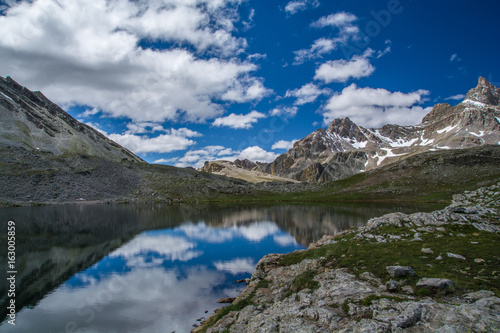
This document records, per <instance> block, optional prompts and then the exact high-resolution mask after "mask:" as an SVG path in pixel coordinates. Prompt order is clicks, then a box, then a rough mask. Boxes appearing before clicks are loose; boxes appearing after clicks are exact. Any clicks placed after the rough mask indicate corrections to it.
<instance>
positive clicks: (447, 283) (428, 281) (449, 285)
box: [417, 278, 455, 292]
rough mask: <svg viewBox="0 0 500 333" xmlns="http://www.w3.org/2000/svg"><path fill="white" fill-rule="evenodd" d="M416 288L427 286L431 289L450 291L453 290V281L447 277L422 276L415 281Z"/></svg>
mask: <svg viewBox="0 0 500 333" xmlns="http://www.w3.org/2000/svg"><path fill="white" fill-rule="evenodd" d="M417 288H427V289H430V290H433V291H436V290H441V291H444V292H451V291H454V290H455V285H454V284H453V281H451V280H448V279H437V278H423V279H421V280H420V281H418V282H417Z"/></svg>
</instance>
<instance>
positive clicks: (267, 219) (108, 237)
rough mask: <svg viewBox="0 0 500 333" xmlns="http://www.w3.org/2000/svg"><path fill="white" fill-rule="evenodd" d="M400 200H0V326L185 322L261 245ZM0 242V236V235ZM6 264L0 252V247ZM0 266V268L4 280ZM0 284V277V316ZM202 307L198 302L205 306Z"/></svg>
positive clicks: (219, 294) (299, 242)
mask: <svg viewBox="0 0 500 333" xmlns="http://www.w3.org/2000/svg"><path fill="white" fill-rule="evenodd" d="M417 210H423V209H422V207H415V206H412V207H409V206H399V207H395V206H380V205H373V206H371V207H370V206H356V205H342V206H332V205H324V206H308V205H307V206H306V205H303V206H291V205H286V206H244V207H241V206H240V207H221V206H210V207H200V206H190V205H181V206H160V205H137V206H136V205H123V206H120V205H116V206H115V205H75V206H53V207H26V208H12V209H10V208H9V209H0V219H1V221H9V220H13V221H15V222H16V237H17V242H18V244H17V253H16V264H17V270H18V275H17V290H18V293H17V295H16V305H17V310H18V314H17V317H16V326H12V325H9V324H8V323H7V322H6V321H4V322H3V324H2V325H1V326H0V332H40V333H43V332H86V333H87V332H96V333H97V332H99V333H108V332H109V333H111V332H120V333H122V332H123V333H125V332H148V333H155V332H162V333H163V332H172V331H176V332H189V331H190V330H191V329H192V326H193V324H196V323H197V322H196V319H197V318H202V317H208V316H209V315H210V314H211V313H212V312H213V310H214V309H216V308H218V307H219V306H220V304H217V303H216V302H217V300H218V299H220V298H223V297H235V296H237V295H238V294H239V292H240V291H241V290H242V289H243V288H244V285H237V284H235V283H234V281H235V280H239V279H244V278H248V277H250V275H251V273H252V271H253V270H254V268H255V265H256V264H257V262H258V260H259V259H260V258H261V257H262V256H264V255H266V254H268V253H287V252H291V251H294V250H296V249H302V248H304V247H306V246H307V245H308V244H309V243H311V242H313V241H316V240H318V239H319V238H321V236H322V235H323V234H325V233H327V234H334V233H337V232H340V231H342V230H345V229H347V228H350V227H353V226H358V225H362V224H364V223H366V221H367V220H368V219H369V218H370V217H373V216H379V215H382V214H384V213H387V212H393V211H406V212H409V211H417ZM0 246H1V247H2V248H5V247H6V244H5V239H2V240H1V241H0ZM0 261H1V263H2V267H6V258H5V256H3V257H0ZM5 272H6V270H5V269H4V270H2V272H0V274H3V275H0V278H2V279H3V281H5V276H4V275H5ZM5 288H6V285H5V284H2V285H1V286H0V295H1V297H2V298H0V306H1V309H2V310H1V311H2V318H5V316H6V312H5V309H6V302H7V301H8V299H7V298H6V295H7V293H6V291H7V290H6V289H5ZM207 311H208V312H207Z"/></svg>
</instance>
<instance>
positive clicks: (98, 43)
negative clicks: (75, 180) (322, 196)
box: [0, 0, 500, 167]
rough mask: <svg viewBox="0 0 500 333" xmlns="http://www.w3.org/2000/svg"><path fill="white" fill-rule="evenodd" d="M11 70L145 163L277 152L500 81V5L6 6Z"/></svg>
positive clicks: (183, 0) (303, 1) (4, 38)
mask: <svg viewBox="0 0 500 333" xmlns="http://www.w3.org/2000/svg"><path fill="white" fill-rule="evenodd" d="M0 10H1V16H0V28H1V30H2V34H1V36H0V59H1V60H2V61H1V62H0V75H2V76H7V75H9V76H12V77H13V78H14V79H15V80H17V81H18V82H19V83H21V84H23V85H25V86H27V87H28V88H30V89H32V90H40V91H42V92H43V93H44V94H45V95H46V96H47V97H49V98H50V99H51V100H53V101H54V102H56V103H58V104H59V105H60V106H61V107H63V108H64V109H65V110H67V111H68V112H69V113H70V114H71V115H73V116H74V117H75V118H77V119H79V120H81V121H83V122H85V123H87V124H89V125H91V126H93V127H95V128H97V129H99V130H100V131H102V132H103V133H105V134H106V135H108V136H109V137H110V138H111V139H113V140H115V141H117V142H118V143H120V144H122V145H124V146H126V147H128V148H129V149H131V150H132V151H134V152H135V153H137V154H138V155H139V156H141V157H142V158H144V159H145V160H146V161H148V162H155V163H165V164H170V165H177V166H183V167H184V166H194V167H200V166H202V165H203V163H204V162H205V161H206V160H216V159H227V160H234V159H236V158H240V159H242V158H248V159H251V160H258V161H263V162H269V161H272V160H273V159H274V158H275V157H277V156H278V155H279V154H281V153H284V152H286V151H287V149H289V148H290V147H291V145H292V144H293V142H294V140H298V139H301V138H303V137H305V136H306V135H308V134H309V133H311V132H312V131H314V130H316V129H318V128H320V127H326V126H327V125H328V123H329V122H331V121H332V120H333V119H335V118H338V117H350V118H351V119H352V120H353V121H355V122H356V123H358V124H359V125H362V126H366V127H379V126H381V125H383V124H386V123H397V124H401V125H411V124H417V123H419V122H420V120H421V118H422V117H423V116H424V115H425V114H426V113H427V112H429V111H430V107H432V106H433V105H434V104H436V103H442V102H447V103H450V104H456V103H458V102H460V101H461V100H462V99H463V97H464V96H463V95H464V94H465V93H467V91H468V90H469V89H471V88H473V87H474V86H475V85H476V84H477V79H478V77H479V76H484V77H486V78H487V79H488V80H490V81H491V82H492V83H494V84H496V85H500V70H499V66H498V55H499V51H500V45H499V44H498V37H497V36H496V35H497V34H498V31H500V22H499V21H498V19H497V18H496V15H497V13H498V12H500V4H498V2H495V1H493V0H491V1H490V0H483V1H478V2H471V1H447V0H445V1H430V0H421V1H418V0H400V1H398V0H389V1H386V0H384V1H373V0H372V1H368V0H349V1H347V0H346V1H342V0H335V1H333V0H330V1H327V0H292V1H278V0H270V1H252V0H247V1H245V0H151V1H130V0H108V1H105V0H95V1H85V0H57V1H56V0H33V1H2V2H0Z"/></svg>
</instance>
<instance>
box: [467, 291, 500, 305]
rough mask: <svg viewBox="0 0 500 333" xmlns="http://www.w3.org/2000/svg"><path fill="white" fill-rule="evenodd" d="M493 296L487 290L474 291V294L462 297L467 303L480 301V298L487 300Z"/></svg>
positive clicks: (492, 293)
mask: <svg viewBox="0 0 500 333" xmlns="http://www.w3.org/2000/svg"><path fill="white" fill-rule="evenodd" d="M492 296H495V293H494V292H492V291H489V290H480V291H476V292H475V293H468V294H465V295H464V298H465V299H466V300H467V301H469V302H475V301H477V300H480V299H482V298H488V297H492Z"/></svg>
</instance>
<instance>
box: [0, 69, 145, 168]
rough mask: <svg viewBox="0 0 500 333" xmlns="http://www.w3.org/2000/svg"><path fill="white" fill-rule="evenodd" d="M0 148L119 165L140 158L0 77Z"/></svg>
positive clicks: (10, 79) (43, 99)
mask: <svg viewBox="0 0 500 333" xmlns="http://www.w3.org/2000/svg"><path fill="white" fill-rule="evenodd" d="M0 124H1V128H0V145H3V146H9V147H18V148H24V149H27V150H40V151H44V152H50V153H52V154H55V155H58V156H59V155H63V154H70V155H85V156H93V157H101V158H104V159H107V160H113V161H117V162H120V161H122V160H124V159H125V160H129V161H133V162H143V160H142V159H141V158H139V157H138V156H136V155H135V154H133V153H132V152H130V151H129V150H127V149H126V148H124V147H122V146H120V145H118V144H117V143H116V142H114V141H112V140H110V139H108V138H106V137H105V136H104V135H102V134H101V133H99V132H98V131H96V130H94V129H93V128H91V127H89V126H87V125H85V124H82V123H80V122H79V121H77V120H76V119H74V118H73V117H71V116H70V115H69V114H68V113H66V112H65V111H64V110H62V109H61V108H60V107H59V106H57V105H56V104H54V103H52V102H51V101H50V100H48V99H47V98H46V97H45V96H44V95H43V94H42V93H41V92H32V91H30V90H29V89H27V88H25V87H23V86H21V85H19V84H18V83H17V82H16V81H14V80H13V79H12V78H10V77H7V78H2V77H0Z"/></svg>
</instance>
